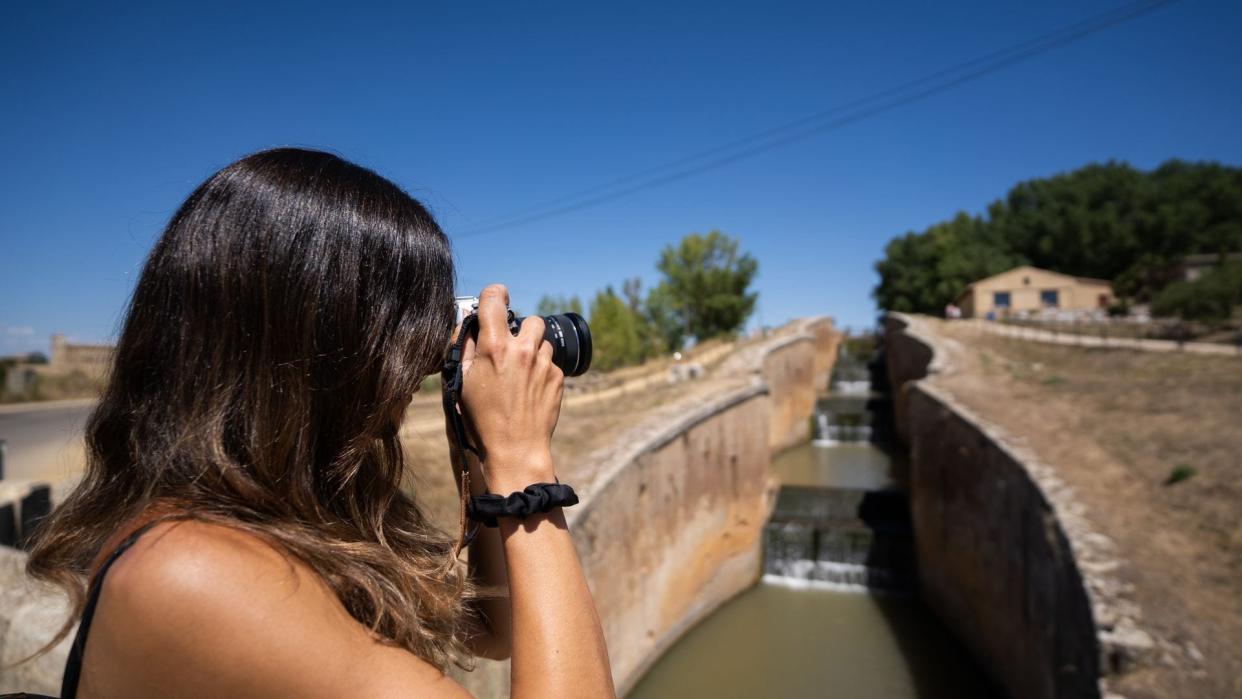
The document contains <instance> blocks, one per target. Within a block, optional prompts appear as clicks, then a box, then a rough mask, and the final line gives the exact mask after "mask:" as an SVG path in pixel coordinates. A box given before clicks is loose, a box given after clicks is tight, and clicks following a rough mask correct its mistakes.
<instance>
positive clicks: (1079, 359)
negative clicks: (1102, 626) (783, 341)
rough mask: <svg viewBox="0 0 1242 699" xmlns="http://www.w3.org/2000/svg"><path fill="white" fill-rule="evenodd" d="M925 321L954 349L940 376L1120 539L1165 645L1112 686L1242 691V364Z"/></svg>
mask: <svg viewBox="0 0 1242 699" xmlns="http://www.w3.org/2000/svg"><path fill="white" fill-rule="evenodd" d="M929 329H930V330H932V331H933V332H935V333H938V334H939V335H940V336H941V337H942V338H945V339H946V342H945V346H946V350H947V354H948V355H949V357H948V359H949V361H948V366H947V369H946V370H945V371H944V372H943V373H942V374H939V375H937V376H936V378H935V379H934V380H935V382H936V383H937V385H940V386H943V387H945V388H947V389H948V390H949V391H950V392H951V393H952V394H953V395H954V396H955V397H957V398H958V399H959V400H961V401H962V402H963V403H965V404H966V405H967V406H968V407H970V408H971V409H972V410H974V411H976V412H978V413H979V414H981V415H983V416H985V417H986V418H987V419H988V420H991V421H993V422H995V423H997V424H998V425H1000V426H1001V427H1002V428H1004V429H1005V430H1006V431H1007V432H1009V433H1010V434H1012V435H1014V436H1016V437H1018V438H1020V439H1022V440H1024V441H1025V443H1026V446H1028V447H1029V448H1030V449H1032V450H1033V451H1034V452H1035V453H1036V454H1037V455H1038V456H1039V458H1040V459H1041V460H1043V461H1044V462H1046V463H1048V464H1050V465H1052V466H1053V467H1054V468H1056V469H1057V471H1058V474H1059V475H1060V476H1061V477H1062V478H1064V479H1065V480H1066V481H1067V482H1068V483H1069V484H1070V485H1071V486H1072V487H1073V488H1074V490H1075V492H1076V495H1077V497H1078V499H1079V500H1080V501H1081V502H1082V503H1083V504H1084V505H1086V507H1087V516H1088V518H1089V519H1090V520H1091V521H1092V522H1093V523H1094V524H1095V525H1096V526H1097V528H1098V529H1099V531H1101V532H1102V533H1104V534H1105V535H1107V536H1109V537H1111V538H1112V539H1113V540H1114V541H1115V542H1116V544H1117V549H1118V553H1119V555H1120V557H1121V559H1122V560H1123V561H1124V563H1123V568H1122V570H1121V571H1119V573H1120V577H1121V578H1122V580H1123V581H1124V582H1125V583H1128V584H1130V585H1133V588H1134V599H1135V600H1136V601H1137V602H1138V603H1139V605H1140V606H1141V608H1142V618H1141V621H1140V623H1141V625H1142V626H1143V627H1144V628H1145V629H1147V630H1148V631H1149V632H1151V633H1152V634H1153V636H1155V637H1156V638H1157V649H1156V650H1155V651H1154V652H1153V654H1152V657H1151V660H1152V662H1151V663H1150V664H1149V665H1148V666H1146V667H1141V668H1140V669H1138V670H1136V671H1134V672H1131V673H1128V674H1126V675H1123V676H1122V677H1120V678H1118V679H1117V681H1116V682H1114V688H1115V689H1116V690H1117V691H1120V692H1121V693H1122V694H1124V695H1126V696H1128V697H1133V698H1138V697H1238V696H1242V361H1239V360H1238V359H1236V358H1224V357H1211V356H1193V355H1180V354H1154V353H1144V352H1135V351H1127V350H1116V349H1099V348H1077V347H1060V346H1052V345H1047V344H1038V343H1032V342H1023V341H1021V340H1014V339H1008V338H1000V337H996V336H993V335H989V334H983V333H979V332H977V331H975V330H972V329H971V328H969V327H968V326H966V325H965V324H956V325H954V324H944V323H941V322H935V323H933V324H931V325H930V326H929ZM1174 474H1180V475H1181V476H1183V477H1184V479H1183V480H1180V481H1178V482H1174V483H1170V482H1169V481H1170V480H1176V478H1175V477H1174Z"/></svg>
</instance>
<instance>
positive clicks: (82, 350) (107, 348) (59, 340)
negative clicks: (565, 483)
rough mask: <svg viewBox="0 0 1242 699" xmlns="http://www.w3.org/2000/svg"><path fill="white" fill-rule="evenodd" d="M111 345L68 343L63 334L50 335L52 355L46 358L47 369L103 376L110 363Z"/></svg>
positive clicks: (96, 376)
mask: <svg viewBox="0 0 1242 699" xmlns="http://www.w3.org/2000/svg"><path fill="white" fill-rule="evenodd" d="M115 349H116V348H114V347H113V346H112V345H88V344H81V343H70V342H69V341H68V340H66V339H65V336H64V335H61V334H60V333H57V334H55V335H53V336H52V355H51V357H49V358H48V364H47V368H48V371H50V372H54V373H57V374H72V373H73V372H75V371H80V372H82V373H83V374H86V376H88V377H89V378H92V379H99V378H103V376H104V374H106V373H108V367H109V366H110V365H111V364H112V352H113V350H115Z"/></svg>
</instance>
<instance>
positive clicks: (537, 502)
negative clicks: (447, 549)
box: [466, 483, 578, 527]
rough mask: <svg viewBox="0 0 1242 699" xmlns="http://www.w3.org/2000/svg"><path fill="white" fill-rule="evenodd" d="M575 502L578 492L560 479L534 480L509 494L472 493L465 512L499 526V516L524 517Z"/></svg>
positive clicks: (486, 522)
mask: <svg viewBox="0 0 1242 699" xmlns="http://www.w3.org/2000/svg"><path fill="white" fill-rule="evenodd" d="M577 504H578V494H577V493H575V492H574V489H573V488H571V487H569V486H567V485H564V484H563V483H534V484H531V485H528V486H526V487H525V488H523V489H522V492H520V493H513V494H511V495H508V496H503V495H495V494H493V493H486V494H484V495H471V496H470V501H469V502H468V503H467V504H466V516H467V517H469V518H470V519H472V520H474V521H476V522H481V523H483V524H484V525H486V526H489V527H495V526H498V523H497V521H496V519H497V518H498V517H517V518H518V519H526V518H527V517H528V516H529V515H533V514H535V513H537V512H547V511H548V510H551V509H552V508H554V507H569V506H571V505H577Z"/></svg>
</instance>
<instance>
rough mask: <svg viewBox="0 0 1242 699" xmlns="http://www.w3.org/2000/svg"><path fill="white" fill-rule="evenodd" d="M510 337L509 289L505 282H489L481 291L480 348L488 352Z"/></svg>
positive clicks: (501, 344)
mask: <svg viewBox="0 0 1242 699" xmlns="http://www.w3.org/2000/svg"><path fill="white" fill-rule="evenodd" d="M508 338H509V290H508V289H506V288H505V286H504V284H488V285H487V287H485V288H484V289H483V291H482V292H480V293H479V348H480V349H481V350H482V351H483V352H484V353H486V352H488V351H489V349H490V348H492V347H499V346H503V344H504V342H505V341H506V340H507V339H508Z"/></svg>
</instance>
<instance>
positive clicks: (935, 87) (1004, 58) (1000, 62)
mask: <svg viewBox="0 0 1242 699" xmlns="http://www.w3.org/2000/svg"><path fill="white" fill-rule="evenodd" d="M1175 2H1178V0H1154V1H1153V0H1141V1H1140V2H1134V3H1130V4H1128V5H1125V6H1122V7H1119V8H1116V9H1114V10H1110V11H1108V12H1104V13H1101V14H1099V15H1095V16H1093V17H1090V18H1088V19H1085V20H1081V21H1079V22H1075V23H1073V24H1070V25H1067V26H1065V27H1062V28H1060V29H1058V30H1056V31H1053V32H1050V33H1048V34H1044V35H1042V36H1039V37H1036V38H1033V39H1029V40H1026V41H1023V42H1021V43H1019V44H1015V45H1013V46H1010V47H1008V48H1004V49H1000V50H998V51H993V52H990V53H988V54H985V55H983V56H979V57H977V58H973V59H970V60H968V61H964V62H962V63H958V64H956V65H954V66H952V67H949V68H945V69H942V70H938V71H936V72H934V73H930V74H928V75H925V76H922V77H920V78H917V79H915V80H911V81H909V82H906V83H902V84H901V85H898V86H895V87H892V88H888V89H885V90H881V91H879V92H876V93H873V94H871V95H868V96H867V97H863V98H860V99H856V100H852V101H850V102H847V103H845V104H842V105H838V106H836V107H832V108H830V109H826V110H823V111H820V112H817V113H815V114H812V115H809V116H806V117H802V118H800V119H797V120H795V121H791V122H787V123H785V124H783V125H780V126H776V127H773V128H769V129H766V130H764V131H761V132H759V133H756V134H753V135H751V136H747V137H744V138H740V139H737V140H734V141H731V142H729V143H726V144H723V145H720V146H716V147H713V148H709V149H706V150H703V151H699V152H697V153H694V154H691V155H688V156H685V157H682V158H678V159H676V160H672V161H669V162H666V163H664V164H662V165H658V166H655V167H653V168H649V169H647V170H643V171H641V172H637V173H633V174H631V175H626V176H624V177H620V178H617V179H614V180H610V181H608V182H605V183H602V184H599V185H596V186H594V187H589V188H587V189H583V190H579V191H577V192H574V193H571V194H567V195H564V196H561V197H556V198H555V199H551V200H548V201H545V202H544V203H543V204H540V205H536V206H533V207H527V208H525V209H522V210H519V211H515V212H511V213H509V214H507V215H505V216H500V217H493V218H492V219H488V220H490V221H492V222H493V223H485V224H484V225H481V226H478V227H475V228H472V229H468V230H466V231H463V232H461V233H458V234H455V235H454V236H453V237H454V238H468V237H473V236H476V235H483V234H486V233H491V232H495V231H499V230H502V229H506V228H513V227H517V226H522V225H526V224H530V223H535V222H537V221H542V220H545V219H548V218H553V217H556V216H561V215H564V214H567V213H571V212H574V211H578V210H581V209H585V208H589V207H593V206H598V205H600V204H603V203H605V202H608V201H611V200H613V199H617V198H620V197H624V196H628V195H630V194H634V193H636V192H640V191H643V190H646V189H652V188H655V187H659V186H662V185H665V184H669V183H671V182H675V181H678V180H682V179H686V178H689V177H693V176H695V175H698V174H701V173H704V172H708V171H710V170H715V169H719V168H721V167H724V166H726V165H730V164H732V163H735V162H737V161H739V160H744V159H747V158H751V157H754V156H757V155H759V154H761V153H764V152H767V151H769V150H773V149H775V148H780V147H782V146H786V145H789V144H791V143H794V142H797V141H801V140H805V139H807V138H810V137H812V136H815V135H817V134H819V133H822V132H824V131H829V130H835V129H838V128H841V127H844V126H847V125H849V124H853V123H856V122H858V121H862V120H864V119H867V118H870V117H873V116H876V115H878V114H881V113H883V112H887V111H890V110H893V109H896V108H898V107H902V106H905V105H907V104H910V103H912V102H916V101H919V100H922V99H926V98H927V97H931V96H932V95H936V94H939V93H941V92H944V91H946V90H949V89H952V88H954V87H957V86H959V85H962V84H964V83H967V82H972V81H974V80H978V79H980V78H983V77H985V76H987V75H990V74H992V73H995V72H997V71H999V70H1002V69H1004V68H1008V67H1009V66H1012V65H1014V64H1016V63H1019V62H1021V61H1024V60H1026V59H1029V58H1032V57H1035V56H1038V55H1040V54H1043V53H1047V52H1049V51H1052V50H1054V49H1057V48H1060V47H1062V46H1065V45H1067V44H1069V43H1072V42H1074V41H1077V40H1079V39H1082V38H1084V37H1086V36H1089V35H1091V34H1095V33H1097V32H1100V31H1103V30H1104V29H1107V28H1109V27H1112V26H1114V25H1117V24H1120V23H1122V22H1125V21H1128V20H1131V19H1134V18H1137V17H1139V16H1141V15H1144V14H1147V13H1149V12H1151V11H1153V10H1156V9H1158V8H1160V7H1163V6H1165V5H1170V4H1173V3H1175ZM976 66H978V67H977V68H976ZM972 68H973V70H970V69H972ZM964 71H965V72H964ZM937 81H939V82H937ZM927 84H931V85H930V86H929V87H924V88H923V89H921V90H914V91H911V90H913V89H914V88H919V87H921V86H923V85H927ZM885 98H891V99H885ZM872 103H876V104H872ZM867 105H871V106H867ZM836 115H842V116H837V118H830V117H834V116H836ZM752 143H753V144H757V145H753V146H750V147H749V148H741V147H742V146H747V145H749V144H752ZM739 148H741V149H740V150H738V149H739ZM730 151H734V152H730ZM724 153H728V154H727V155H720V157H716V158H712V159H710V160H707V161H706V162H703V163H700V164H698V165H694V166H691V167H685V168H681V169H675V168H678V167H679V166H682V165H688V164H689V163H693V162H696V161H701V160H704V159H706V158H710V157H711V156H715V155H717V154H724ZM670 171H671V172H670ZM661 173H664V174H661ZM630 182H637V184H633V185H631V186H628V187H624V188H621V189H616V188H617V187H619V186H621V185H624V184H627V183H630ZM609 190H615V191H609ZM600 192H606V193H600ZM597 193H600V194H597ZM592 194H595V195H596V196H588V197H587V198H586V199H580V198H581V197H583V196H587V195H592ZM574 200H578V201H574ZM561 202H572V203H566V204H563V205H559V206H558V204H561Z"/></svg>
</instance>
